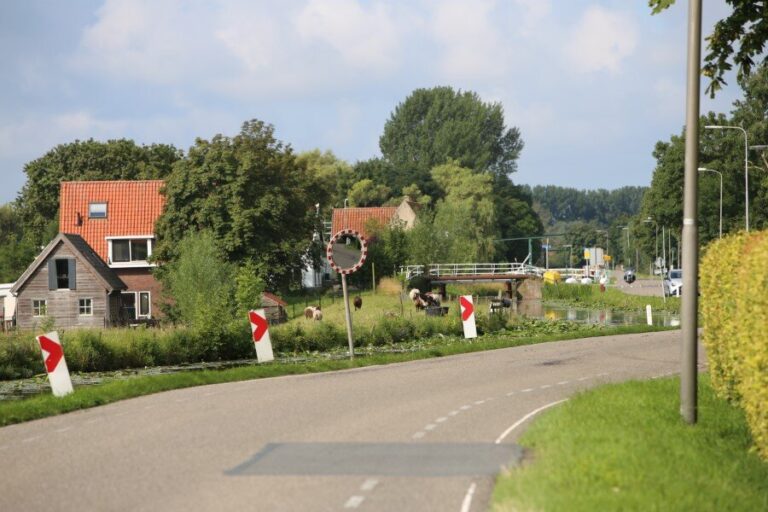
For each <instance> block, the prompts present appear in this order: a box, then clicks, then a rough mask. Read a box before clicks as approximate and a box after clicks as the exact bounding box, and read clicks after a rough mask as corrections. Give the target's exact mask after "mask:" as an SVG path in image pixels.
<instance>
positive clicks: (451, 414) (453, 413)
mask: <svg viewBox="0 0 768 512" xmlns="http://www.w3.org/2000/svg"><path fill="white" fill-rule="evenodd" d="M457 414H459V411H451V412H449V413H448V416H456V415H457Z"/></svg>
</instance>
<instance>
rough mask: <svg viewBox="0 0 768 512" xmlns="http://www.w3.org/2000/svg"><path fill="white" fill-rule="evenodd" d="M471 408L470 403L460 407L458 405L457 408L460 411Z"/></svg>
mask: <svg viewBox="0 0 768 512" xmlns="http://www.w3.org/2000/svg"><path fill="white" fill-rule="evenodd" d="M471 408H472V406H471V405H462V406H461V407H459V409H461V410H462V411H466V410H467V409H471Z"/></svg>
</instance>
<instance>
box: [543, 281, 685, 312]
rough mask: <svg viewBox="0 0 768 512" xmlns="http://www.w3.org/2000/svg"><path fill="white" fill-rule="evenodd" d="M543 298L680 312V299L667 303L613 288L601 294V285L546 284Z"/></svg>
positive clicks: (632, 308) (668, 299)
mask: <svg viewBox="0 0 768 512" xmlns="http://www.w3.org/2000/svg"><path fill="white" fill-rule="evenodd" d="M542 298H543V300H545V301H551V302H560V303H564V304H570V305H578V306H583V307H589V308H595V309H618V310H623V311H641V310H645V306H646V305H647V304H650V305H651V308H653V310H654V311H669V312H670V313H679V312H680V297H667V299H666V301H665V300H664V298H663V297H649V296H642V295H629V294H627V293H624V292H622V291H621V290H618V289H616V288H611V287H608V288H606V289H605V291H604V292H601V291H600V285H596V284H592V285H582V284H565V283H558V284H546V285H544V286H543V287H542Z"/></svg>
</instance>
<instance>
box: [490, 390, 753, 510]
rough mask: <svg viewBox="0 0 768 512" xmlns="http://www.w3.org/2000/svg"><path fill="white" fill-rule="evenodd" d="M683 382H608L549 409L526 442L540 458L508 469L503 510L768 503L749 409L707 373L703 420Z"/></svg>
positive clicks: (497, 506) (498, 494) (499, 503)
mask: <svg viewBox="0 0 768 512" xmlns="http://www.w3.org/2000/svg"><path fill="white" fill-rule="evenodd" d="M678 397H679V381H678V380H677V379H663V380H653V381H645V382H628V383H624V384H617V385H609V386H603V387H600V388H598V389H595V390H592V391H588V392H585V393H583V394H580V395H578V396H576V397H574V398H573V399H571V400H570V401H568V402H566V403H565V404H562V405H561V406H559V407H557V408H556V409H553V410H551V411H549V412H547V413H544V414H543V415H542V416H541V417H540V418H539V419H538V420H536V421H535V422H534V424H533V425H532V426H531V428H530V429H529V430H528V432H527V433H526V434H524V436H523V438H522V440H521V443H522V444H523V445H524V446H526V447H527V448H528V449H529V450H530V463H529V464H527V465H525V466H524V467H522V468H520V469H515V470H513V471H512V472H511V474H508V475H505V476H502V477H500V478H499V480H498V482H497V485H496V489H495V492H494V497H493V507H492V509H493V510H494V511H497V512H501V511H523V510H526V511H527V510H537V511H569V512H578V511H585V512H587V511H589V512H592V511H598V510H599V511H603V510H637V511H648V510H659V511H667V510H669V511H678V510H679V511H692V510H695V511H718V512H722V511H731V510H732V511H757V510H761V511H762V510H768V463H766V462H764V461H761V460H760V459H759V458H758V457H757V455H755V454H754V453H751V452H750V448H751V438H750V435H749V431H748V429H747V425H746V423H745V421H744V416H743V413H742V412H741V410H739V409H737V408H735V407H732V406H730V405H729V404H728V403H726V402H724V401H723V400H720V399H718V398H716V397H715V396H714V395H713V393H712V390H711V388H710V386H709V384H708V379H707V378H706V377H705V378H702V379H701V382H700V386H699V422H698V423H697V424H696V425H695V426H688V425H686V424H684V423H683V421H682V420H681V418H680V415H679V413H678V409H679V398H678Z"/></svg>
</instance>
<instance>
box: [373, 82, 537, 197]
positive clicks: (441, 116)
mask: <svg viewBox="0 0 768 512" xmlns="http://www.w3.org/2000/svg"><path fill="white" fill-rule="evenodd" d="M379 146H380V148H381V153H382V155H383V156H384V158H385V159H386V160H387V161H389V162H390V163H391V164H392V165H393V166H394V168H395V169H396V175H397V176H402V175H404V176H408V177H407V178H399V183H397V184H393V185H395V186H391V188H392V189H393V190H402V187H404V186H407V185H410V184H411V183H415V184H416V185H418V186H419V188H420V189H421V190H422V191H424V192H425V193H426V194H428V195H431V196H435V195H436V194H437V193H439V190H438V187H437V185H436V184H435V182H434V180H433V178H432V175H431V171H432V169H433V168H434V167H435V166H438V165H443V164H445V163H447V162H448V161H449V160H453V161H455V162H456V163H457V165H459V166H461V167H463V168H467V169H471V170H472V171H474V172H486V171H490V172H492V173H494V174H502V175H506V174H509V173H512V172H514V171H515V170H516V165H517V158H518V156H519V154H520V151H521V150H522V148H523V142H522V139H521V138H520V132H519V130H518V129H517V128H507V127H506V126H505V125H504V111H503V109H502V107H501V104H499V103H484V102H483V101H482V100H481V99H480V97H479V96H478V95H477V94H476V93H474V92H470V91H465V92H461V91H455V90H454V89H452V88H451V87H434V88H432V89H416V90H415V91H413V93H411V95H410V96H409V97H408V98H406V100H405V101H404V102H403V103H401V104H399V105H398V106H397V107H396V108H395V111H394V112H393V113H392V115H391V116H390V118H389V120H387V122H386V124H385V125H384V133H383V135H382V136H381V138H380V139H379Z"/></svg>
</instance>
